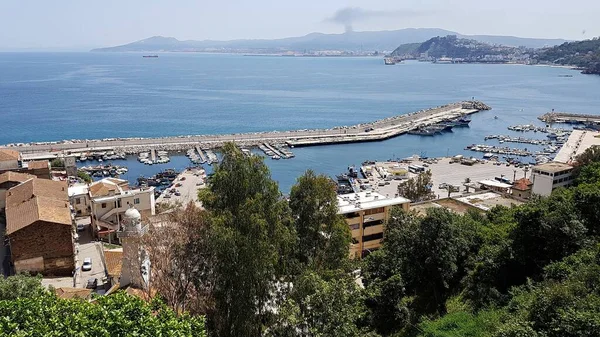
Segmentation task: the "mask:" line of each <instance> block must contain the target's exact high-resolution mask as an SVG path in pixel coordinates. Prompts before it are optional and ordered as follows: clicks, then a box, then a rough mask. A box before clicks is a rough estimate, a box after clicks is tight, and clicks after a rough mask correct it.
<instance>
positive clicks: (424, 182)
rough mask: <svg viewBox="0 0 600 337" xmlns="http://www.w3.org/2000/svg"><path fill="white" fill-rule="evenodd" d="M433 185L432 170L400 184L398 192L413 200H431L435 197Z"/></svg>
mask: <svg viewBox="0 0 600 337" xmlns="http://www.w3.org/2000/svg"><path fill="white" fill-rule="evenodd" d="M432 186H433V182H432V179H431V171H427V172H423V173H421V174H419V175H418V176H416V177H414V178H410V179H408V180H407V181H405V182H403V183H401V184H400V185H398V194H399V195H401V196H403V197H405V198H407V199H410V200H411V201H412V202H418V201H423V200H430V199H434V198H435V193H433V191H432V190H431V187H432Z"/></svg>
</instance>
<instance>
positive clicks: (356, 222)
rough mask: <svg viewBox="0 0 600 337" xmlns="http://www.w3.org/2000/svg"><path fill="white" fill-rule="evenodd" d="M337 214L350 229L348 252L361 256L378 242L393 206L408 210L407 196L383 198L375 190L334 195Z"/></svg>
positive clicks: (356, 256) (373, 249) (377, 244)
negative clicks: (336, 202)
mask: <svg viewBox="0 0 600 337" xmlns="http://www.w3.org/2000/svg"><path fill="white" fill-rule="evenodd" d="M337 198H338V214H341V215H342V216H344V218H345V219H346V223H348V226H350V230H351V232H352V244H351V246H350V256H351V257H353V258H360V257H363V256H365V255H367V254H369V253H370V252H373V251H375V250H377V249H378V248H379V247H380V246H381V239H383V228H384V224H385V222H386V221H387V220H388V219H389V217H390V211H391V209H392V207H393V206H400V207H402V208H403V209H405V210H408V207H409V204H410V200H408V199H406V198H402V197H395V198H387V197H385V196H383V195H381V194H379V193H374V192H360V193H355V194H345V195H338V197H337Z"/></svg>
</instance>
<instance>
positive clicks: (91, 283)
mask: <svg viewBox="0 0 600 337" xmlns="http://www.w3.org/2000/svg"><path fill="white" fill-rule="evenodd" d="M85 287H86V288H87V289H96V288H97V287H98V279H97V278H94V277H93V278H89V279H88V280H87V284H86V285H85Z"/></svg>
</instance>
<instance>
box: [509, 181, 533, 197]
mask: <svg viewBox="0 0 600 337" xmlns="http://www.w3.org/2000/svg"><path fill="white" fill-rule="evenodd" d="M532 188H533V183H532V182H531V181H530V180H529V179H527V178H521V179H518V180H515V182H514V184H513V186H512V188H511V189H510V194H511V195H512V196H513V197H515V198H521V199H529V198H530V197H531V190H532Z"/></svg>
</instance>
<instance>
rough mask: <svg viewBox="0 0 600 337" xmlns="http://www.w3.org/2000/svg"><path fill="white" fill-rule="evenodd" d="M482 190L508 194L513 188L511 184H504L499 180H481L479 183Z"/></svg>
mask: <svg viewBox="0 0 600 337" xmlns="http://www.w3.org/2000/svg"><path fill="white" fill-rule="evenodd" d="M477 183H478V184H479V185H480V188H481V189H482V190H490V191H495V192H499V193H508V192H509V191H510V189H511V188H512V185H511V184H507V183H503V182H500V181H497V180H481V181H478V182H477Z"/></svg>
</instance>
